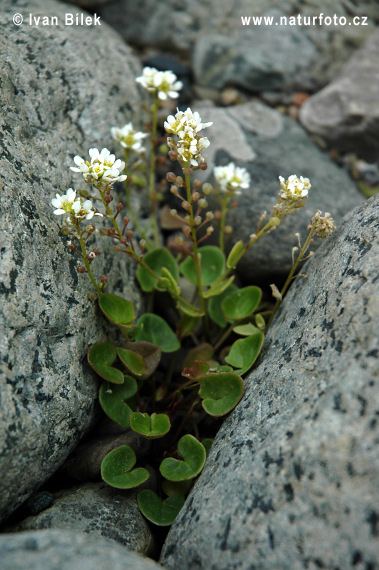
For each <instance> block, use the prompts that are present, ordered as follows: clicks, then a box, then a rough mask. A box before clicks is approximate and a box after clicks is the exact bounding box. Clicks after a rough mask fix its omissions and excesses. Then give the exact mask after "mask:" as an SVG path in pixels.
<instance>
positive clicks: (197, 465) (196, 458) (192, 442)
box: [159, 434, 206, 481]
mask: <svg viewBox="0 0 379 570" xmlns="http://www.w3.org/2000/svg"><path fill="white" fill-rule="evenodd" d="M178 452H179V455H180V456H181V457H183V461H181V460H179V459H174V458H173V457H167V458H166V459H164V460H163V461H162V463H161V464H160V467H159V471H160V472H161V474H162V475H163V477H165V478H166V479H168V480H169V481H185V480H186V479H192V478H193V477H196V476H197V475H198V474H199V473H200V471H201V470H202V468H203V467H204V463H205V459H206V452H205V448H204V446H203V445H202V444H201V443H200V441H198V440H197V439H196V438H194V437H193V435H190V434H187V435H184V436H183V437H181V438H180V439H179V442H178Z"/></svg>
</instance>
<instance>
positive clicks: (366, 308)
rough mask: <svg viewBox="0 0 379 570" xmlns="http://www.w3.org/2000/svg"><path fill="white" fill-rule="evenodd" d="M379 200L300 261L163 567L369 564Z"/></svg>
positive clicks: (373, 549) (265, 569) (372, 552)
mask: <svg viewBox="0 0 379 570" xmlns="http://www.w3.org/2000/svg"><path fill="white" fill-rule="evenodd" d="M378 214H379V198H376V199H371V200H370V201H369V202H366V203H364V204H363V205H361V206H359V207H358V208H356V209H355V210H354V211H353V212H352V213H351V214H350V215H349V216H347V217H346V218H345V220H344V223H343V225H342V226H341V228H340V229H339V230H337V231H336V232H335V234H334V235H333V236H332V237H331V238H330V239H329V240H328V241H327V243H324V245H323V246H322V247H321V248H319V250H318V251H317V252H316V254H315V256H314V257H313V258H312V259H311V260H310V261H309V262H308V263H307V265H306V266H305V267H304V272H305V273H306V274H307V275H308V278H307V280H306V281H304V280H303V279H297V280H296V281H295V282H294V284H293V285H292V287H291V289H290V291H289V293H288V296H287V297H286V298H285V300H284V302H283V305H282V307H281V309H280V312H279V314H278V315H277V317H276V319H275V320H274V322H273V324H272V327H271V328H270V330H269V332H268V335H267V339H266V342H265V345H264V350H263V355H262V356H261V357H260V359H259V363H258V366H257V367H256V369H255V370H254V371H253V372H252V373H251V374H250V375H249V377H248V378H247V379H246V393H245V395H244V397H243V399H242V400H241V402H240V403H239V404H238V406H237V408H236V409H235V410H234V411H233V413H232V414H231V415H230V416H229V418H228V419H227V420H226V421H225V423H224V424H223V426H222V427H221V429H220V431H219V433H218V435H217V436H216V439H215V442H214V444H213V446H212V449H211V451H210V454H209V458H208V460H207V463H206V466H205V469H204V471H203V473H202V475H201V476H200V478H199V480H198V481H197V483H196V484H195V486H194V489H193V491H192V493H191V495H190V496H189V498H188V500H187V503H186V504H185V506H184V507H183V510H182V511H181V513H180V514H179V517H178V519H177V520H176V522H175V523H174V525H173V527H172V529H171V530H170V533H169V535H168V537H167V540H166V543H165V546H164V549H163V553H162V557H161V563H162V564H163V565H164V566H165V568H168V569H170V568H172V569H174V568H175V569H176V568H181V569H191V570H199V569H208V568H217V570H230V569H231V568H239V569H241V570H248V569H253V568H254V569H255V568H256V569H258V568H259V570H277V569H279V568H280V569H281V570H300V569H301V568H312V569H313V568H341V569H342V568H353V567H354V568H355V567H357V568H374V567H375V560H376V557H377V553H378V549H377V546H378V545H377V541H376V522H377V513H376V512H375V499H376V497H377V491H378V487H377V485H378V474H379V473H378V469H379V464H378V463H379V462H378V453H377V448H376V447H375V440H376V438H377V435H378V433H377V431H378V430H377V404H378V399H377V386H376V383H377V380H378V349H379V347H378V339H379V298H378V297H379V295H378V274H377V269H378V257H379V238H378V231H377V229H378V228H377V220H378Z"/></svg>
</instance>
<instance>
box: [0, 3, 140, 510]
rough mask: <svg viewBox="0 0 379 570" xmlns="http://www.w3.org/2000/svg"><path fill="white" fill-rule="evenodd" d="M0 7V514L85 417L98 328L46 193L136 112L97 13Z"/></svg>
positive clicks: (44, 471)
mask: <svg viewBox="0 0 379 570" xmlns="http://www.w3.org/2000/svg"><path fill="white" fill-rule="evenodd" d="M1 9H2V14H1V20H2V21H1V24H2V25H1V30H0V44H1V52H2V54H3V57H2V58H1V61H0V82H1V91H0V101H1V108H2V110H3V113H2V117H1V118H0V124H1V129H0V138H1V147H2V154H1V157H0V168H1V185H2V187H1V192H0V200H1V218H0V231H1V295H2V300H1V308H0V352H1V361H2V364H1V369H0V393H1V397H0V473H1V482H0V519H2V518H5V517H6V516H7V515H8V514H10V513H11V512H12V511H13V510H14V509H15V508H16V507H17V506H18V505H19V504H20V503H21V502H23V501H24V500H25V499H27V498H28V497H29V495H30V494H31V493H32V492H33V491H34V490H35V489H36V488H37V487H38V486H40V485H41V484H42V483H43V482H44V481H45V480H46V479H47V478H48V477H49V476H50V475H51V474H52V473H53V472H54V471H55V470H56V469H57V468H58V467H59V465H60V464H61V463H62V462H63V461H64V459H65V458H66V457H67V455H68V454H69V452H70V451H71V450H72V449H73V447H74V446H75V445H76V443H77V442H78V440H79V439H80V437H81V436H82V435H83V433H84V432H85V430H86V429H87V428H88V426H89V425H90V423H91V422H92V420H93V418H94V403H95V400H96V391H97V381H96V380H95V377H94V374H93V373H92V371H91V370H90V369H89V367H88V365H86V363H85V357H86V353H87V350H88V347H89V345H90V344H92V343H93V342H95V341H97V340H100V339H102V338H104V334H105V333H104V331H102V329H101V327H99V326H98V323H99V322H100V320H99V314H98V311H97V308H96V305H95V304H93V303H91V302H89V300H88V298H87V293H88V291H89V290H90V289H91V285H90V282H89V280H88V279H87V277H86V276H79V275H78V273H77V272H76V267H75V266H76V265H77V263H78V258H76V257H75V255H73V254H72V253H71V252H69V251H68V250H67V247H66V245H67V242H68V238H67V237H64V236H63V235H62V234H61V233H60V229H59V226H60V225H61V220H60V219H58V217H57V216H54V214H53V208H52V206H51V199H52V198H54V197H55V194H56V193H59V194H64V193H65V192H66V190H67V188H69V187H70V186H74V187H76V188H77V185H80V184H81V185H82V187H83V182H82V181H81V180H80V176H79V175H74V174H73V173H72V172H71V171H70V168H69V167H70V166H71V165H73V160H72V159H73V156H74V155H76V154H79V155H81V156H86V155H87V153H88V149H89V148H90V147H93V146H94V147H98V148H101V147H103V146H106V147H108V148H112V147H111V146H110V145H111V144H112V143H111V135H110V127H111V126H112V125H116V124H117V125H120V124H121V125H122V124H123V123H124V122H126V121H127V120H130V119H131V118H133V120H134V121H135V122H138V121H139V120H141V111H140V100H139V94H138V90H137V87H136V84H135V76H136V75H138V73H139V71H140V68H139V65H138V62H137V60H136V59H135V58H134V57H133V55H132V53H131V51H130V49H129V48H128V47H127V46H126V45H125V44H124V43H123V41H122V40H121V39H120V38H119V37H118V36H117V35H116V34H115V33H114V32H113V31H112V30H110V29H109V28H107V26H106V25H105V24H104V23H102V25H101V27H99V26H96V27H95V26H92V27H91V26H89V27H87V28H86V30H85V32H84V30H83V27H81V26H73V27H70V26H65V25H64V14H65V13H67V12H68V11H69V10H70V9H71V11H72V7H69V6H67V5H63V4H59V3H55V2H53V1H50V0H30V1H29V0H27V1H18V0H16V1H13V0H5V1H3V2H2V6H1ZM16 12H19V13H21V14H22V15H23V16H24V18H27V17H28V14H29V13H32V14H33V15H35V16H36V17H37V16H40V17H42V16H47V17H52V16H57V17H58V20H59V25H58V26H51V25H50V26H42V25H40V26H38V27H37V26H29V25H28V23H27V22H25V23H24V24H23V25H21V26H19V27H16V26H15V25H14V24H13V23H12V15H13V14H14V13H16ZM108 241H109V244H108V243H106V240H103V241H101V242H97V244H98V247H99V248H100V250H101V252H102V255H101V256H100V258H99V260H96V262H97V263H96V262H94V264H93V268H94V271H95V273H96V275H97V277H98V276H99V275H101V274H102V273H106V274H107V275H108V277H109V282H110V290H116V291H117V290H118V291H120V292H123V294H124V295H125V296H127V297H128V298H131V299H132V300H134V301H136V302H137V303H138V302H139V296H138V294H137V291H136V289H135V288H134V285H133V275H134V267H132V266H131V264H130V263H129V262H127V261H126V260H125V259H124V258H121V257H120V256H118V257H117V256H115V255H113V254H112V249H113V244H112V243H111V240H108ZM104 242H105V243H104ZM124 257H126V256H124ZM95 265H96V267H95Z"/></svg>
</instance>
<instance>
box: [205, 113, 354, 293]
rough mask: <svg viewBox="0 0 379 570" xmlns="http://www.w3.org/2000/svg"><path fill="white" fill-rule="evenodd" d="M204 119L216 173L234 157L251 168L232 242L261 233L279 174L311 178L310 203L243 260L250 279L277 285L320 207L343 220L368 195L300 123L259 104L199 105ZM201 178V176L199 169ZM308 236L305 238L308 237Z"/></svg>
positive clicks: (243, 271)
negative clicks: (259, 228) (259, 227)
mask: <svg viewBox="0 0 379 570" xmlns="http://www.w3.org/2000/svg"><path fill="white" fill-rule="evenodd" d="M196 109H197V110H199V112H200V115H201V117H202V119H203V121H205V122H207V121H213V125H212V126H211V127H210V128H209V129H207V131H206V134H207V136H208V137H209V140H210V141H211V145H210V146H209V147H208V148H207V149H206V151H204V156H205V158H206V159H207V162H208V170H207V171H205V172H204V176H203V179H206V178H208V179H209V177H210V176H211V174H212V171H213V167H214V166H215V165H218V164H228V163H229V162H230V161H233V162H235V163H236V164H238V165H239V166H243V167H245V168H247V170H248V171H249V173H250V175H251V187H250V188H249V189H248V190H245V191H244V192H243V194H242V195H241V196H239V197H238V198H239V206H238V207H237V208H236V209H235V210H233V211H232V213H231V214H230V218H229V222H230V224H231V225H232V227H233V233H232V242H233V243H235V242H236V241H237V240H240V239H242V240H243V241H244V242H245V243H247V241H248V239H249V236H250V234H252V233H254V232H255V231H256V228H257V225H258V221H259V218H260V216H261V215H262V213H263V212H264V211H267V212H268V213H269V214H270V213H271V212H272V209H273V207H274V205H275V204H276V203H277V198H278V194H279V190H280V186H279V181H278V176H279V175H281V176H284V177H285V178H287V177H288V176H290V175H291V174H297V175H298V176H305V177H308V178H309V179H310V180H311V183H312V188H311V190H310V193H309V198H308V199H307V201H306V204H305V207H304V208H302V209H300V210H299V211H298V212H296V213H295V214H293V215H292V216H288V217H287V218H285V219H284V220H283V221H282V223H281V224H280V226H279V227H278V228H277V229H276V230H275V231H274V232H272V233H271V234H269V235H268V236H266V237H265V238H264V239H262V240H261V241H260V242H259V243H258V244H256V245H255V246H253V247H251V248H250V250H249V251H248V252H247V254H246V255H245V256H244V257H243V258H242V260H241V262H240V264H239V266H238V272H239V275H240V276H241V278H242V279H243V280H244V281H246V282H250V283H251V282H257V283H258V282H265V281H269V282H270V283H272V282H273V281H275V280H280V279H283V277H285V276H286V275H287V274H288V273H289V271H290V268H291V265H292V259H291V251H292V247H293V246H295V245H297V240H296V238H295V235H294V234H295V232H300V234H301V235H302V236H306V235H307V225H308V224H309V220H310V219H311V218H312V216H313V215H314V214H315V212H316V211H317V210H318V209H319V210H322V211H323V212H325V211H328V212H330V213H331V214H332V216H333V218H334V219H335V220H336V221H337V222H338V221H339V220H340V219H341V218H342V217H343V216H344V215H345V214H346V213H347V212H348V211H349V210H351V209H352V208H354V207H355V206H356V205H357V204H359V203H360V202H361V201H362V200H363V197H362V195H361V194H360V193H359V192H358V190H357V189H356V187H355V184H354V183H353V182H352V181H351V180H350V179H349V177H348V175H347V174H346V172H345V171H344V170H342V169H341V168H338V167H337V166H336V165H335V164H334V163H333V162H332V161H331V160H330V159H329V157H328V156H327V155H326V154H325V153H323V152H321V151H320V149H319V148H318V147H316V145H315V144H314V143H313V142H312V141H311V140H310V138H309V136H308V135H307V133H306V132H305V131H304V129H302V128H301V127H300V126H299V125H298V124H297V123H295V122H294V121H293V120H291V119H290V118H288V117H284V116H283V115H281V114H280V113H278V112H277V111H275V110H273V109H270V108H269V107H266V106H265V105H263V104H262V103H259V102H250V103H245V104H242V105H236V106H234V107H228V108H217V107H210V106H205V105H198V106H197V107H196ZM196 176H197V177H199V178H200V177H201V175H200V174H198V172H197V173H196ZM304 239H305V238H304ZM315 246H317V244H316V243H315Z"/></svg>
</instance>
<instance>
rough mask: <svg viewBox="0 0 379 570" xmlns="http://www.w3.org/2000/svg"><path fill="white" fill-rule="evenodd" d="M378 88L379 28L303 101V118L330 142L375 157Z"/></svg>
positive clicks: (378, 149) (378, 127) (312, 130)
mask: <svg viewBox="0 0 379 570" xmlns="http://www.w3.org/2000/svg"><path fill="white" fill-rule="evenodd" d="M378 90H379V31H377V32H375V33H374V34H372V35H371V36H370V38H369V39H368V40H367V43H366V44H365V45H364V47H362V48H361V49H360V50H358V51H357V53H355V54H354V56H353V57H352V58H351V60H349V62H348V63H347V64H346V65H345V66H344V68H343V70H342V71H341V74H340V75H339V76H338V77H337V78H336V79H334V81H332V82H331V83H330V85H328V86H327V87H325V88H324V89H322V90H321V91H320V92H319V93H317V94H316V95H313V96H312V97H310V98H309V99H308V100H307V101H306V102H305V103H304V105H303V106H302V107H301V110H300V120H301V122H302V124H303V125H304V127H305V128H306V129H307V130H308V131H309V132H310V133H312V134H313V135H317V136H320V137H322V138H323V139H324V140H325V141H327V143H328V144H329V146H333V147H336V148H338V149H339V150H341V151H344V152H346V151H352V152H355V153H356V154H357V155H358V156H360V157H362V158H366V159H368V160H371V161H375V160H377V158H378V156H379V105H378Z"/></svg>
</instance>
